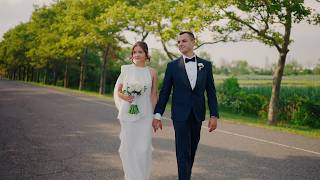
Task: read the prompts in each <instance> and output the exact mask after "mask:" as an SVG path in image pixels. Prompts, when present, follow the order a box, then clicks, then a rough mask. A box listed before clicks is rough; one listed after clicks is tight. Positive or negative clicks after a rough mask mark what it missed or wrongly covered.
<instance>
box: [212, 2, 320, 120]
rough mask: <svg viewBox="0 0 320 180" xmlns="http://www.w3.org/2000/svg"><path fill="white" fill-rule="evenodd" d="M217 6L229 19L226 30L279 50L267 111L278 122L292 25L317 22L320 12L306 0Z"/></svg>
mask: <svg viewBox="0 0 320 180" xmlns="http://www.w3.org/2000/svg"><path fill="white" fill-rule="evenodd" d="M215 7H216V8H217V7H218V9H219V10H220V12H221V16H223V17H225V18H226V19H227V20H228V22H227V23H226V26H225V28H223V29H229V30H230V29H232V30H235V31H237V32H239V33H240V35H241V36H240V38H241V40H257V41H259V42H262V43H264V44H266V45H269V46H272V47H275V48H276V49H277V51H278V53H279V60H278V64H277V67H276V69H275V71H274V74H273V84H272V95H271V99H270V103H269V111H268V122H269V124H275V123H276V120H277V109H278V102H279V94H280V86H281V80H282V76H283V71H284V67H285V62H286V57H287V54H288V52H289V45H290V43H292V41H293V40H292V39H291V29H292V26H293V25H294V23H300V22H301V21H303V20H306V21H307V22H309V23H310V24H316V25H317V24H319V17H320V16H319V14H317V13H315V11H314V10H313V9H311V8H309V7H306V6H305V5H304V1H303V0H263V1H261V0H229V1H225V2H224V3H219V4H216V5H215Z"/></svg>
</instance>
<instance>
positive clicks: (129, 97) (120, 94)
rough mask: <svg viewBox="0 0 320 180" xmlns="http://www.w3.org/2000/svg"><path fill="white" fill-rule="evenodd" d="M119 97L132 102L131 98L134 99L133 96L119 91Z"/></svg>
mask: <svg viewBox="0 0 320 180" xmlns="http://www.w3.org/2000/svg"><path fill="white" fill-rule="evenodd" d="M119 97H120V98H121V99H123V100H125V101H127V102H129V103H132V101H133V99H134V96H127V95H124V94H122V93H119Z"/></svg>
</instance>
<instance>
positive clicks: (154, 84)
mask: <svg viewBox="0 0 320 180" xmlns="http://www.w3.org/2000/svg"><path fill="white" fill-rule="evenodd" d="M150 71H151V76H152V87H151V103H152V107H153V109H154V108H155V106H156V104H157V101H158V75H157V72H156V71H155V70H154V69H150Z"/></svg>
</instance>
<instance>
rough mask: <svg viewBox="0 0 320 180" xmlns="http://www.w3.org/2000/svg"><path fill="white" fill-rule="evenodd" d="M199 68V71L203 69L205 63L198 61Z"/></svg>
mask: <svg viewBox="0 0 320 180" xmlns="http://www.w3.org/2000/svg"><path fill="white" fill-rule="evenodd" d="M198 68H199V71H201V69H202V68H204V65H203V64H202V63H198Z"/></svg>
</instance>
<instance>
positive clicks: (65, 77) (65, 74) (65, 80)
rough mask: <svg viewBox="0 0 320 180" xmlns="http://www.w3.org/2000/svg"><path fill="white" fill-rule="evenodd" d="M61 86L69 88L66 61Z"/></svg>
mask: <svg viewBox="0 0 320 180" xmlns="http://www.w3.org/2000/svg"><path fill="white" fill-rule="evenodd" d="M63 82H64V83H63V84H64V87H65V88H68V87H69V72H68V60H66V67H65V70H64V80H63Z"/></svg>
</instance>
